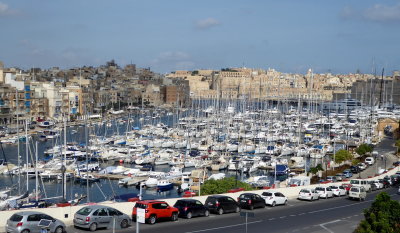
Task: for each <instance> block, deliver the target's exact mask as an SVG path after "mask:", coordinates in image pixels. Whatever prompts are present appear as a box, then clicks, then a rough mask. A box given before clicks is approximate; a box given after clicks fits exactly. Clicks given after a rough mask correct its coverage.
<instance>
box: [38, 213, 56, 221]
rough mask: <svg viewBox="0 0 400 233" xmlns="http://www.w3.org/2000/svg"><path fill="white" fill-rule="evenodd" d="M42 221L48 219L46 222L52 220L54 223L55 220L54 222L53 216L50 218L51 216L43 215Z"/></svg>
mask: <svg viewBox="0 0 400 233" xmlns="http://www.w3.org/2000/svg"><path fill="white" fill-rule="evenodd" d="M40 219H46V220H50V221H53V220H54V218H53V217H51V216H49V215H47V214H41V215H40Z"/></svg>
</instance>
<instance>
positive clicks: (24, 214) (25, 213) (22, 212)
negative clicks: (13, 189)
mask: <svg viewBox="0 0 400 233" xmlns="http://www.w3.org/2000/svg"><path fill="white" fill-rule="evenodd" d="M15 214H18V215H21V216H27V215H31V214H45V213H42V212H39V211H21V212H17V213H15ZM45 215H48V214H45Z"/></svg>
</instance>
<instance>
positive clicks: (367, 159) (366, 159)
mask: <svg viewBox="0 0 400 233" xmlns="http://www.w3.org/2000/svg"><path fill="white" fill-rule="evenodd" d="M365 163H366V164H368V165H370V166H372V165H374V163H375V159H374V158H373V157H367V158H365Z"/></svg>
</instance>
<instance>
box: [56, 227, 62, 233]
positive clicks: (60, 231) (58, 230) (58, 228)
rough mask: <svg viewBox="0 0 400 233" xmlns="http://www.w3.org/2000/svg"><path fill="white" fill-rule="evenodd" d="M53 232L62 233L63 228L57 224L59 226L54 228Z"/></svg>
mask: <svg viewBox="0 0 400 233" xmlns="http://www.w3.org/2000/svg"><path fill="white" fill-rule="evenodd" d="M54 233H64V228H63V227H62V226H59V227H57V228H56V230H55V231H54Z"/></svg>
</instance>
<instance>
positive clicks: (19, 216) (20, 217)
mask: <svg viewBox="0 0 400 233" xmlns="http://www.w3.org/2000/svg"><path fill="white" fill-rule="evenodd" d="M22 218H23V216H21V215H18V214H13V216H11V218H10V221H13V222H19V221H21V220H22Z"/></svg>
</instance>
